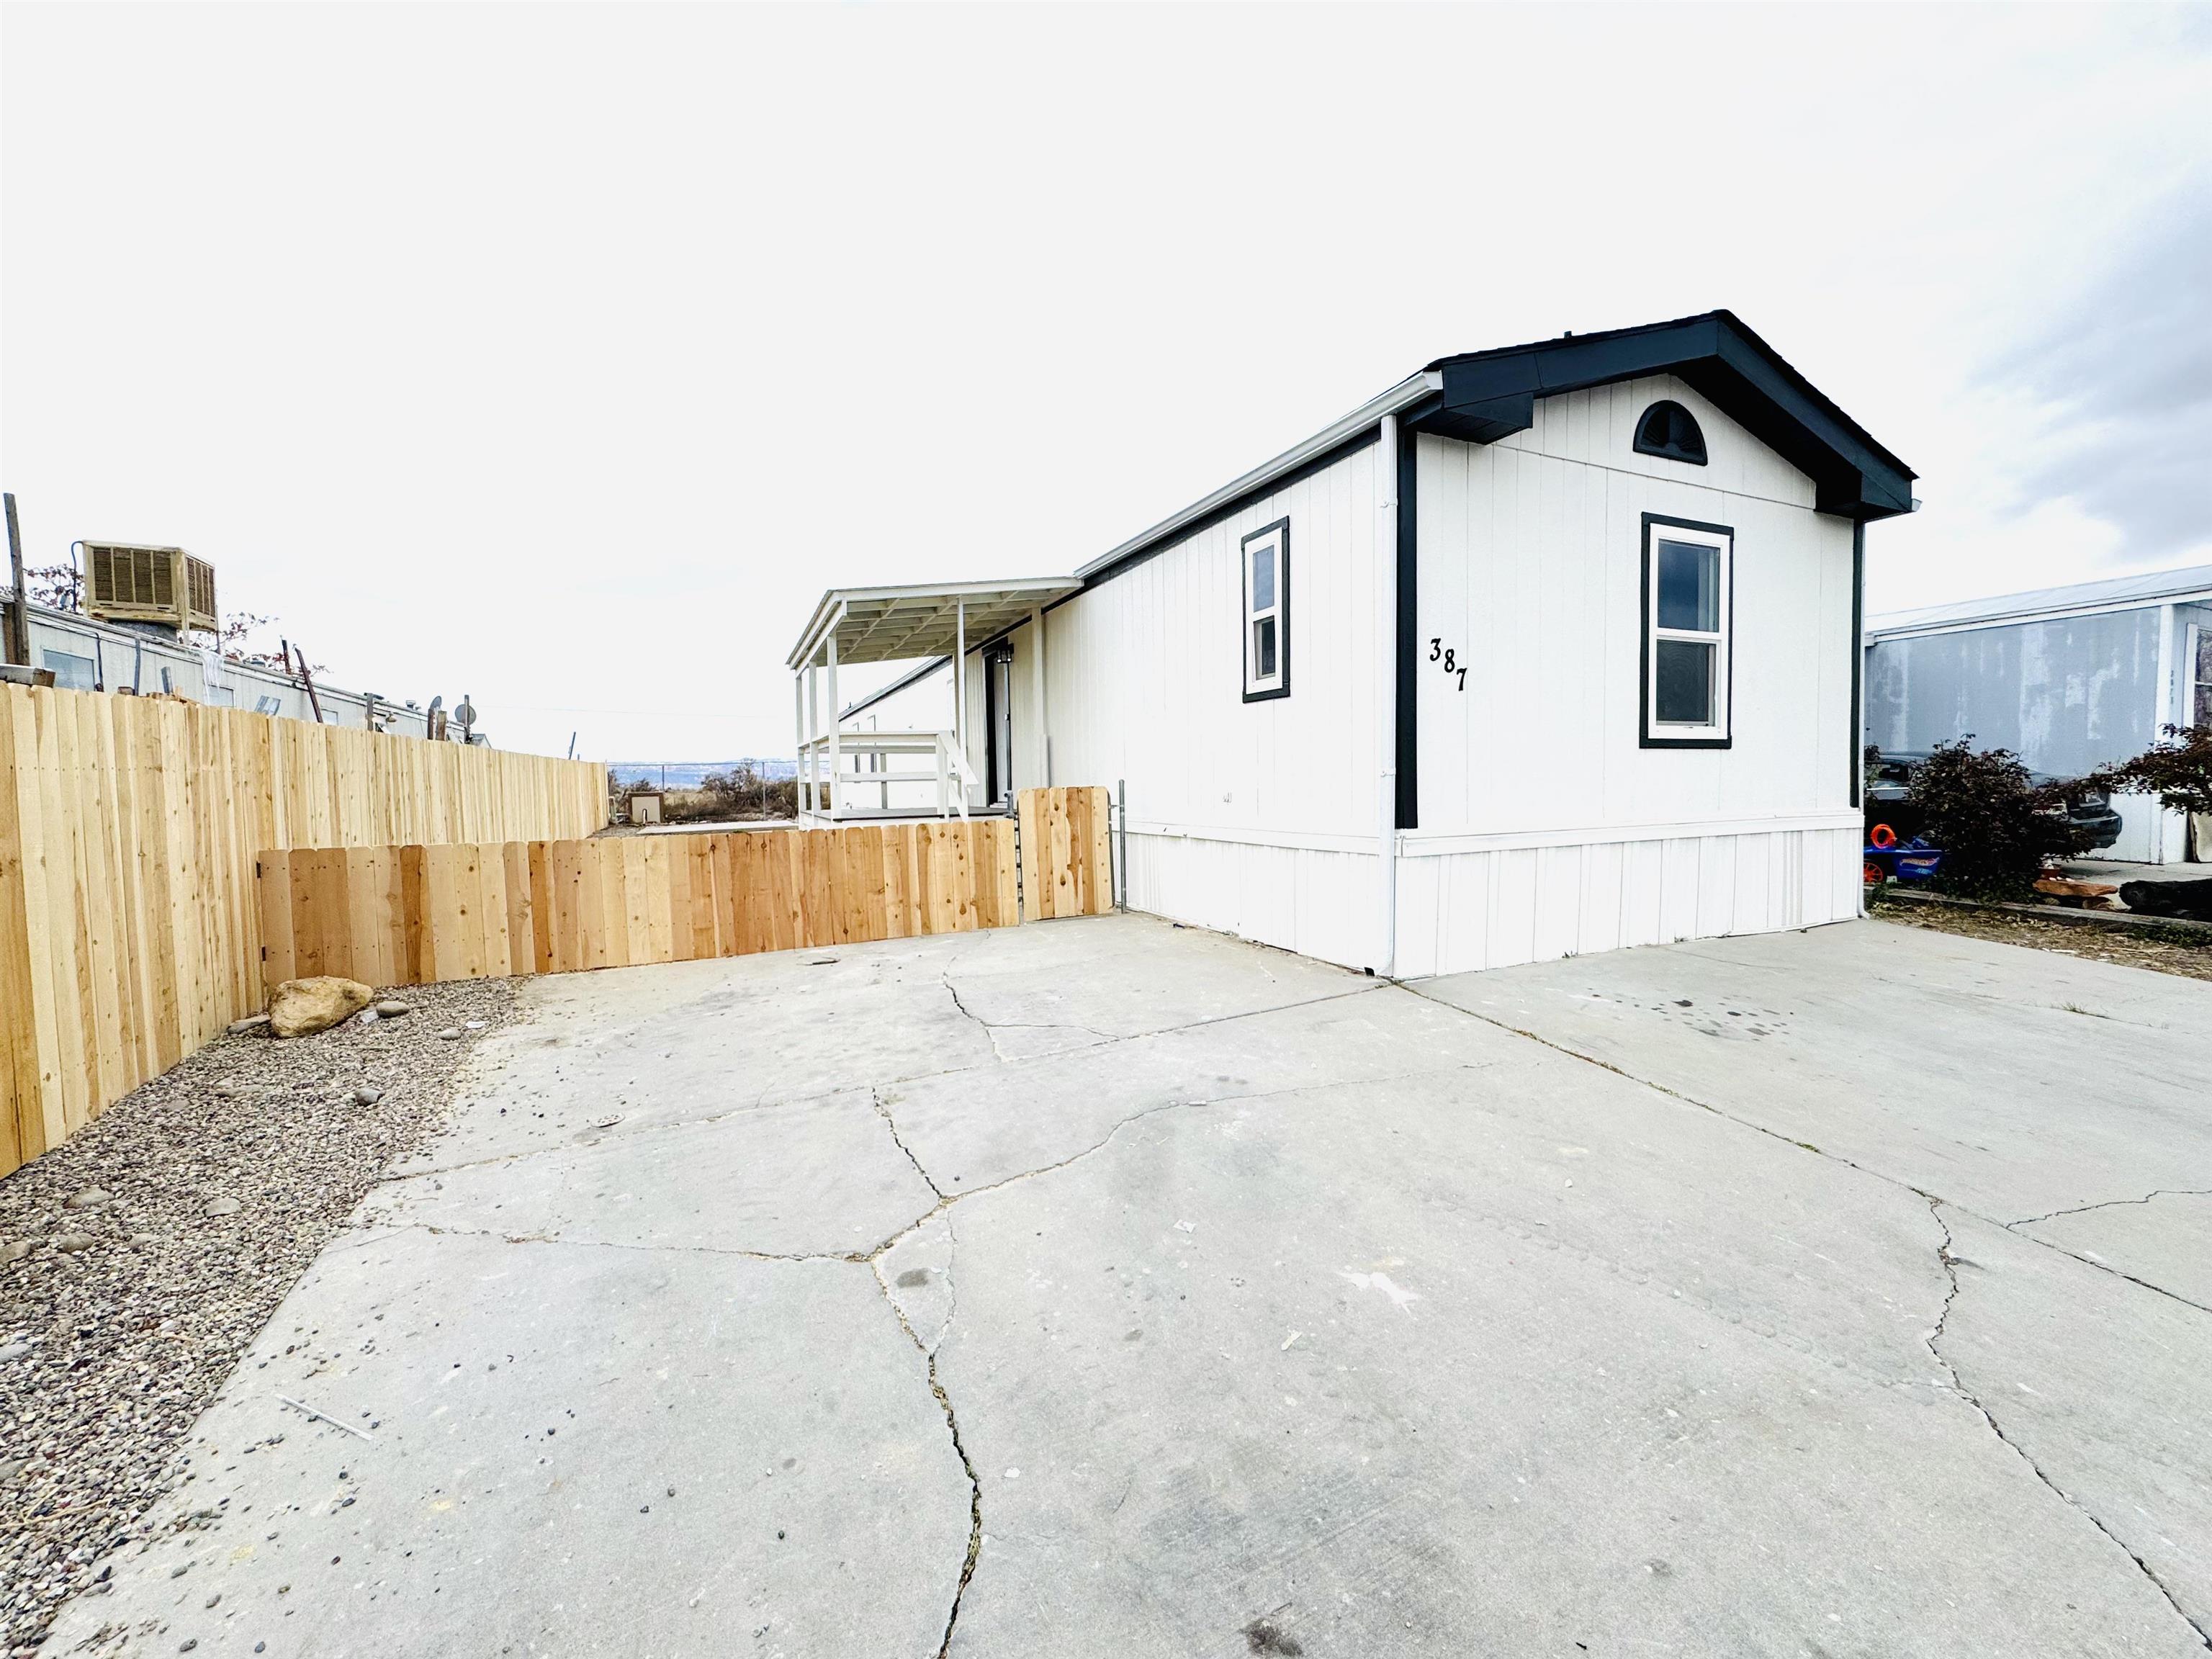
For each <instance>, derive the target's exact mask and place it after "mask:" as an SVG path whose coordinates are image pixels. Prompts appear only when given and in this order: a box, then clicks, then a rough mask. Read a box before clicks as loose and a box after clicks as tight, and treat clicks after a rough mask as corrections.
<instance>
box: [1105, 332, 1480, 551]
mask: <svg viewBox="0 0 2212 1659" xmlns="http://www.w3.org/2000/svg"><path fill="white" fill-rule="evenodd" d="M1443 383H1444V377H1443V375H1442V374H1431V373H1430V372H1428V371H1426V370H1424V371H1423V372H1422V373H1420V374H1414V375H1410V376H1408V377H1407V379H1405V380H1401V381H1399V382H1398V384H1397V385H1395V386H1392V387H1391V388H1390V389H1389V391H1388V392H1384V393H1383V395H1382V396H1381V397H1379V398H1370V399H1369V400H1368V401H1367V402H1365V403H1364V404H1361V405H1360V406H1359V407H1358V408H1357V409H1355V410H1352V413H1350V414H1349V415H1347V416H1345V417H1344V418H1343V419H1342V420H1340V421H1338V422H1336V423H1335V424H1334V425H1333V426H1330V427H1328V428H1324V429H1323V430H1322V431H1320V432H1316V434H1315V435H1313V436H1312V437H1310V438H1309V439H1307V440H1306V441H1304V443H1302V444H1299V445H1298V446H1297V447H1295V448H1292V449H1286V450H1285V451H1284V452H1283V453H1281V454H1279V455H1278V456H1276V457H1275V459H1273V460H1272V461H1268V462H1267V463H1265V464H1264V465H1260V466H1255V467H1254V468H1253V469H1252V470H1251V471H1249V472H1247V473H1245V474H1244V475H1243V477H1239V478H1235V479H1232V480H1231V481H1230V482H1229V483H1225V484H1224V485H1222V486H1221V488H1220V489H1217V490H1215V491H1214V492H1213V493H1212V495H1207V496H1206V497H1205V498H1204V499H1203V500H1200V501H1193V502H1192V503H1191V504H1190V505H1189V506H1188V507H1185V508H1183V510H1182V512H1180V513H1176V514H1175V515H1174V516H1173V517H1172V518H1167V519H1163V520H1160V521H1159V523H1158V524H1156V525H1154V526H1152V528H1151V529H1150V530H1147V531H1146V532H1144V533H1143V534H1141V535H1137V536H1132V537H1131V538H1129V539H1128V540H1127V541H1126V542H1123V543H1122V544H1121V545H1120V546H1119V547H1117V548H1115V549H1114V550H1112V551H1111V552H1109V553H1103V554H1101V555H1100V556H1098V557H1097V558H1095V559H1093V560H1091V562H1090V563H1088V564H1084V565H1078V566H1077V567H1076V570H1075V574H1076V575H1077V577H1078V578H1079V579H1080V580H1085V581H1088V580H1090V579H1091V577H1092V576H1093V575H1095V574H1097V573H1098V572H1100V571H1102V570H1105V569H1107V568H1110V567H1111V566H1114V565H1116V564H1119V563H1121V561H1122V560H1124V559H1127V558H1133V557H1134V556H1136V555H1138V554H1139V553H1142V552H1143V551H1144V550H1146V548H1149V547H1154V546H1157V545H1158V544H1160V543H1162V542H1164V541H1167V540H1170V539H1171V538H1173V537H1174V536H1175V535H1176V532H1179V531H1181V530H1182V529H1183V528H1185V527H1186V526H1189V525H1193V524H1195V523H1197V522H1198V521H1199V520H1200V519H1203V518H1205V517H1206V515H1207V514H1208V513H1214V512H1217V511H1218V510H1219V509H1220V508H1221V507H1222V506H1223V505H1224V504H1225V503H1227V502H1229V501H1235V500H1236V499H1237V497H1239V496H1240V495H1251V494H1252V493H1254V492H1255V490H1259V489H1264V488H1266V487H1267V485H1268V484H1270V483H1273V482H1274V481H1275V480H1276V479H1277V478H1279V477H1283V476H1284V475H1285V473H1289V472H1295V471H1297V470H1298V468H1300V467H1302V466H1304V465H1305V464H1306V463H1307V462H1308V461H1310V460H1311V459H1314V457H1315V456H1316V455H1324V454H1327V453H1328V452H1329V451H1330V450H1332V449H1334V448H1335V447H1337V446H1338V445H1339V444H1340V443H1342V442H1344V441H1345V440H1346V439H1347V438H1351V437H1353V436H1355V435H1358V434H1359V433H1361V432H1364V431H1365V430H1367V429H1368V428H1370V427H1374V426H1377V425H1379V424H1380V423H1381V422H1382V421H1383V417H1384V416H1389V415H1396V414H1399V413H1400V412H1401V411H1402V410H1407V409H1410V408H1412V407H1413V405H1414V404H1418V403H1419V402H1420V401H1421V400H1422V399H1424V398H1431V397H1434V396H1435V395H1436V394H1437V392H1440V391H1442V390H1443Z"/></svg>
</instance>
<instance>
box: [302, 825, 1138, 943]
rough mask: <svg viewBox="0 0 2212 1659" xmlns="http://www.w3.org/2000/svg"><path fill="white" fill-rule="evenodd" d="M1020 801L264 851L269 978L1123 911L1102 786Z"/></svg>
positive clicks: (844, 936)
mask: <svg viewBox="0 0 2212 1659" xmlns="http://www.w3.org/2000/svg"><path fill="white" fill-rule="evenodd" d="M1019 812H1020V823H1021V858H1020V866H1021V871H1022V876H1021V884H1020V897H1019V900H1018V899H1017V884H1016V854H1015V824H1014V823H1013V821H1012V820H1010V819H1006V818H997V817H994V818H973V819H969V820H966V821H957V820H945V821H943V822H937V821H931V822H925V823H860V824H844V825H840V826H839V827H837V828H836V829H757V830H735V831H729V832H720V833H684V834H678V835H656V836H623V837H620V838H608V839H602V840H596V841H529V842H522V841H510V842H488V843H483V844H471V845H463V846H450V847H379V848H312V849H304V848H295V849H294V850H292V851H290V852H270V853H264V854H262V856H261V860H260V867H261V868H260V885H261V932H262V937H263V939H264V941H265V943H266V958H267V959H266V961H265V963H264V973H265V975H266V977H267V979H268V981H269V982H270V984H272V985H274V984H276V983H277V982H278V981H283V980H286V979H291V978H295V977H298V976H301V975H309V974H341V975H344V976H345V977H347V978H349V979H357V980H361V981H365V982H366V983H368V984H371V985H419V984H425V983H428V982H429V981H434V980H445V979H484V978H499V977H501V976H504V975H509V974H562V973H572V972H576V971H579V970H581V969H591V968H614V967H623V966H629V965H635V964H637V963H653V962H689V961H694V960H697V959H700V958H702V957H735V956H749V955H751V954H753V953H755V952H757V951H787V950H794V949H819V948H821V947H823V946H824V945H852V944H858V943H861V942H863V941H868V940H874V939H908V938H913V937H915V936H918V935H921V934H925V933H965V932H968V931H969V930H970V929H974V928H978V927H1012V926H1013V925H1014V924H1015V923H1016V922H1018V921H1022V920H1023V919H1024V913H1026V915H1027V917H1028V919H1029V920H1031V921H1036V920H1040V919H1042V918H1043V917H1047V916H1062V915H1100V914H1103V912H1105V911H1107V910H1109V909H1111V908H1113V879H1112V866H1111V862H1110V854H1109V849H1108V846H1107V834H1106V832H1107V823H1106V792H1105V791H1104V790H1103V789H1049V790H1046V789H1038V790H1030V791H1025V792H1024V797H1023V799H1022V800H1021V802H1020V805H1019Z"/></svg>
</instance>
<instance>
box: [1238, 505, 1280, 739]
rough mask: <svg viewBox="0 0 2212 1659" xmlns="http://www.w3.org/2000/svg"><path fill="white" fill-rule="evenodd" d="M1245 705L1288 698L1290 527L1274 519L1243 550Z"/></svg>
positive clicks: (1245, 539)
mask: <svg viewBox="0 0 2212 1659" xmlns="http://www.w3.org/2000/svg"><path fill="white" fill-rule="evenodd" d="M1243 563H1244V701H1245V702H1259V701H1261V699H1262V698H1265V697H1287V696H1290V695H1291V521H1290V520H1288V519H1278V520H1275V522H1274V523H1273V524H1271V525H1269V526H1267V527H1266V528H1265V529H1264V530H1255V531H1254V532H1252V533H1251V534H1250V535H1249V536H1247V537H1246V538H1244V540H1243Z"/></svg>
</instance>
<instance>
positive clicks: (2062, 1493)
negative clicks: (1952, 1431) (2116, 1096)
mask: <svg viewBox="0 0 2212 1659" xmlns="http://www.w3.org/2000/svg"><path fill="white" fill-rule="evenodd" d="M1922 1196H1923V1198H1926V1199H1927V1200H1928V1213H1929V1216H1931V1217H1932V1218H1934V1219H1935V1222H1936V1227H1937V1228H1938V1229H1939V1230H1940V1231H1942V1235H1943V1237H1942V1239H1941V1240H1940V1241H1939V1242H1938V1243H1937V1244H1936V1260H1937V1261H1941V1262H1942V1264H1943V1276H1944V1279H1946V1281H1947V1288H1946V1289H1945V1291H1944V1292H1943V1306H1942V1310H1941V1311H1940V1312H1939V1313H1937V1315H1936V1323H1935V1326H1934V1328H1932V1329H1930V1330H1929V1333H1928V1334H1927V1335H1926V1336H1925V1337H1924V1338H1923V1339H1922V1340H1923V1341H1924V1342H1925V1343H1926V1344H1927V1345H1928V1352H1929V1355H1930V1356H1931V1357H1932V1358H1934V1359H1935V1361H1936V1364H1938V1365H1941V1366H1942V1368H1943V1374H1944V1375H1945V1376H1948V1378H1949V1379H1950V1382H1949V1383H1948V1384H1940V1385H1939V1386H1941V1387H1943V1388H1944V1389H1945V1391H1946V1392H1947V1393H1949V1394H1952V1395H1956V1396H1957V1397H1958V1398H1959V1399H1960V1400H1962V1401H1965V1402H1966V1404H1967V1405H1969V1406H1971V1407H1973V1409H1974V1411H1975V1413H1976V1414H1977V1415H1978V1416H1979V1417H1980V1418H1981V1419H1982V1421H1983V1422H1984V1424H1986V1425H1988V1427H1989V1431H1990V1433H1991V1434H1993V1435H1995V1436H1996V1437H1997V1438H1998V1439H1999V1440H2000V1441H2002V1442H2003V1443H2004V1444H2005V1445H2006V1446H2008V1447H2009V1448H2010V1449H2011V1450H2012V1452H2013V1455H2015V1456H2016V1457H2018V1458H2019V1459H2020V1461H2021V1462H2023V1463H2025V1464H2027V1468H2028V1472H2029V1473H2030V1474H2033V1475H2034V1476H2035V1478H2036V1479H2037V1480H2039V1481H2041V1482H2042V1483H2043V1484H2044V1485H2045V1486H2047V1487H2048V1488H2050V1490H2051V1492H2053V1493H2055V1494H2056V1495H2057V1497H2058V1498H2060V1499H2061V1500H2062V1501H2063V1503H2065V1504H2066V1505H2067V1506H2068V1507H2069V1509H2072V1510H2075V1512H2076V1513H2077V1514H2079V1515H2080V1516H2081V1518H2082V1519H2083V1520H2085V1521H2087V1522H2088V1523H2089V1524H2090V1525H2091V1526H2093V1527H2094V1528H2096V1529H2097V1530H2098V1531H2099V1532H2100V1533H2102V1534H2104V1535H2105V1537H2106V1539H2107V1540H2109V1541H2111V1542H2112V1544H2113V1545H2114V1546H2115V1547H2117V1548H2118V1549H2119V1550H2120V1551H2121V1552H2122V1553H2124V1554H2125V1555H2126V1556H2127V1558H2128V1559H2129V1560H2130V1561H2132V1562H2134V1563H2135V1564H2136V1571H2139V1572H2141V1573H2142V1576H2143V1577H2145V1578H2147V1579H2148V1580H2149V1581H2150V1583H2151V1584H2152V1585H2153V1587H2154V1588H2155V1589H2157V1591H2158V1593H2159V1594H2160V1595H2162V1596H2164V1597H2165V1598H2166V1606H2168V1607H2172V1609H2173V1613H2174V1616H2175V1617H2176V1618H2178V1619H2179V1620H2181V1621H2182V1622H2183V1623H2184V1624H2185V1625H2187V1626H2189V1628H2190V1629H2191V1630H2192V1631H2194V1632H2197V1640H2198V1641H2199V1642H2201V1643H2203V1644H2204V1646H2205V1648H2206V1649H2207V1650H2212V1632H2208V1631H2207V1630H2206V1629H2205V1627H2204V1626H2203V1625H2200V1624H2198V1623H2197V1620H2194V1619H2193V1618H2191V1617H2190V1615H2189V1613H2188V1612H2187V1610H2186V1609H2185V1608H2184V1607H2182V1605H2181V1603H2180V1602H2179V1601H2176V1600H2174V1596H2173V1592H2172V1590H2171V1589H2167V1588H2166V1581H2165V1580H2164V1579H2163V1578H2160V1577H2159V1576H2158V1573H2157V1571H2155V1570H2154V1568H2153V1567H2152V1566H2151V1565H2150V1563H2149V1562H2148V1561H2146V1560H2144V1559H2142V1556H2140V1555H2138V1554H2136V1553H2135V1551H2134V1550H2132V1549H2130V1548H2129V1547H2128V1546H2127V1544H2126V1543H2124V1541H2122V1540H2121V1538H2120V1537H2119V1535H2118V1534H2117V1533H2115V1532H2113V1530H2112V1528H2110V1527H2107V1526H2106V1524H2105V1523H2104V1522H2102V1521H2100V1520H2099V1519H2098V1518H2097V1516H2096V1515H2095V1513H2094V1512H2093V1511H2092V1510H2090V1509H2089V1507H2088V1506H2087V1504H2083V1503H2082V1502H2081V1500H2080V1499H2079V1498H2075V1496H2074V1494H2073V1493H2071V1492H2068V1491H2067V1490H2066V1488H2065V1487H2063V1486H2060V1485H2059V1484H2058V1483H2057V1481H2056V1480H2052V1479H2051V1476H2050V1475H2049V1474H2047V1473H2045V1470H2044V1468H2043V1466H2042V1465H2041V1464H2040V1463H2038V1462H2036V1461H2035V1459H2034V1458H2033V1457H2032V1456H2030V1455H2028V1452H2027V1448H2026V1447H2025V1446H2023V1445H2021V1443H2020V1442H2019V1441H2017V1440H2015V1439H2014V1438H2013V1437H2011V1436H2010V1435H2008V1434H2007V1433H2006V1432H2005V1430H2004V1425H2002V1423H2000V1422H1998V1421H1997V1419H1996V1415H1995V1414H1994V1413H1991V1412H1990V1408H1989V1407H1988V1406H1986V1405H1985V1404H1984V1403H1983V1401H1982V1399H1981V1396H1980V1395H1977V1394H1976V1393H1975V1392H1974V1391H1973V1390H1972V1389H1969V1388H1968V1387H1967V1386H1966V1381H1965V1379H1964V1378H1962V1377H1961V1376H1960V1375H1959V1368H1958V1367H1957V1366H1956V1365H1954V1364H1952V1363H1951V1361H1950V1359H1949V1358H1948V1357H1947V1356H1946V1355H1945V1354H1944V1352H1943V1349H1942V1340H1943V1333H1944V1331H1945V1329H1946V1328H1948V1326H1949V1324H1950V1322H1951V1309H1952V1307H1953V1305H1954V1304H1955V1303H1956V1302H1957V1301H1958V1299H1959V1258H1958V1257H1957V1256H1955V1255H1953V1254H1952V1253H1951V1224H1950V1223H1949V1222H1948V1221H1946V1220H1944V1219H1943V1204H1942V1200H1941V1199H1938V1198H1936V1197H1933V1196H1931V1195H1929V1194H1924V1193H1923V1194H1922ZM1965 1213H1966V1214H1970V1215H1971V1214H1972V1211H1966V1212H1965Z"/></svg>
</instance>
